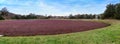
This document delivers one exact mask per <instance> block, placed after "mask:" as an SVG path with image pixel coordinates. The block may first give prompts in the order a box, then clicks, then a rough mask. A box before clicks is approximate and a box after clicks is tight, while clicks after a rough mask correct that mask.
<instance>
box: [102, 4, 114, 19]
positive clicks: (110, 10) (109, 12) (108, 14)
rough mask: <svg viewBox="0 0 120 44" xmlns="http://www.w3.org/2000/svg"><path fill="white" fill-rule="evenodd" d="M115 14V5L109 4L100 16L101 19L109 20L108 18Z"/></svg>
mask: <svg viewBox="0 0 120 44" xmlns="http://www.w3.org/2000/svg"><path fill="white" fill-rule="evenodd" d="M114 14H115V5H114V4H109V5H107V7H106V10H105V12H104V14H103V15H102V18H103V19H109V18H114V17H113V16H114Z"/></svg>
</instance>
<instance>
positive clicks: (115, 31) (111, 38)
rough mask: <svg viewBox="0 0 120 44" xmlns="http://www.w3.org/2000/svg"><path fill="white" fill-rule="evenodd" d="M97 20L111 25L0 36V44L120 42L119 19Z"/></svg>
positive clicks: (102, 43)
mask: <svg viewBox="0 0 120 44" xmlns="http://www.w3.org/2000/svg"><path fill="white" fill-rule="evenodd" d="M97 21H98V22H105V23H110V24H111V26H108V27H104V28H100V29H96V30H90V31H84V32H77V33H69V34H60V35H45V36H43V35H38V36H24V37H23V36H19V37H0V44H120V21H118V20H97Z"/></svg>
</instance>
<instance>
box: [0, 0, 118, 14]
mask: <svg viewBox="0 0 120 44" xmlns="http://www.w3.org/2000/svg"><path fill="white" fill-rule="evenodd" d="M110 3H112V4H115V3H120V0H0V9H2V8H3V7H6V8H7V9H8V10H9V11H10V12H12V13H16V14H22V15H26V14H29V13H35V14H38V15H46V14H47V15H53V16H68V15H69V14H101V13H103V12H104V10H105V9H106V5H107V4H110Z"/></svg>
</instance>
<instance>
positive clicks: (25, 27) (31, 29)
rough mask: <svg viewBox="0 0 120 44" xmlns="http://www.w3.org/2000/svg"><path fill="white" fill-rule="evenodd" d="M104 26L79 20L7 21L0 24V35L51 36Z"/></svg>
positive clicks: (103, 25)
mask: <svg viewBox="0 0 120 44" xmlns="http://www.w3.org/2000/svg"><path fill="white" fill-rule="evenodd" d="M105 26H108V24H105V23H101V22H92V21H81V20H80V21H71V20H7V21H2V22H0V34H1V35H4V36H30V35H53V34H63V33H72V32H81V31H87V30H91V29H96V28H101V27H105Z"/></svg>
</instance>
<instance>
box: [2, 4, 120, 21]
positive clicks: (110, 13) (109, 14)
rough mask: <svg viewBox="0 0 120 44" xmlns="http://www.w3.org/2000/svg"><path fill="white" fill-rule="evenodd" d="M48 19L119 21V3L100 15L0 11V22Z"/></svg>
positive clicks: (109, 6)
mask: <svg viewBox="0 0 120 44" xmlns="http://www.w3.org/2000/svg"><path fill="white" fill-rule="evenodd" d="M50 18H62V19H96V18H97V19H120V3H117V4H108V5H107V6H106V10H105V11H104V13H102V14H76V15H72V14H70V15H69V16H52V15H49V16H46V15H36V14H33V13H30V14H28V15H20V14H14V13H11V12H9V11H8V10H7V8H6V7H4V8H2V9H1V10H0V20H4V19H50Z"/></svg>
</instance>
